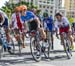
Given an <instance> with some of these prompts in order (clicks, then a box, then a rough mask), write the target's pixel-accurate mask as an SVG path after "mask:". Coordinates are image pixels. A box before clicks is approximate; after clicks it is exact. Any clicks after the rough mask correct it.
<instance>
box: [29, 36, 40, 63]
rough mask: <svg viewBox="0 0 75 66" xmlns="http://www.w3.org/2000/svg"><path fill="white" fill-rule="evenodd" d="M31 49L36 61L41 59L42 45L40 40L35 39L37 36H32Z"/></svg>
mask: <svg viewBox="0 0 75 66" xmlns="http://www.w3.org/2000/svg"><path fill="white" fill-rule="evenodd" d="M30 51H31V54H32V57H33V59H34V60H35V61H37V62H39V61H40V60H41V45H40V43H39V41H37V40H35V37H31V38H30Z"/></svg>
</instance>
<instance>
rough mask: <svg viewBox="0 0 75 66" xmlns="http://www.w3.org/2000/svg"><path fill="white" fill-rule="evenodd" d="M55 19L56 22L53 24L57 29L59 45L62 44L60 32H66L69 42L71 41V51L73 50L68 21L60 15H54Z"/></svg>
mask: <svg viewBox="0 0 75 66" xmlns="http://www.w3.org/2000/svg"><path fill="white" fill-rule="evenodd" d="M55 17H56V19H57V20H56V22H55V27H56V28H57V29H59V33H60V38H61V43H62V44H64V39H63V36H62V32H66V33H67V35H68V37H69V39H70V41H71V49H73V48H74V45H73V40H72V36H71V34H70V32H71V28H70V24H69V21H68V19H67V18H66V17H64V16H63V15H62V14H61V13H56V15H55Z"/></svg>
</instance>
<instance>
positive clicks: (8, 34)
mask: <svg viewBox="0 0 75 66" xmlns="http://www.w3.org/2000/svg"><path fill="white" fill-rule="evenodd" d="M5 32H6V38H7V41H8V42H10V31H9V29H8V28H6V29H5Z"/></svg>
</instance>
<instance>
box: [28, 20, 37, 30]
mask: <svg viewBox="0 0 75 66" xmlns="http://www.w3.org/2000/svg"><path fill="white" fill-rule="evenodd" d="M37 28H38V24H37V22H36V20H33V21H31V22H29V30H30V31H32V30H37Z"/></svg>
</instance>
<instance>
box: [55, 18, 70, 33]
mask: <svg viewBox="0 0 75 66" xmlns="http://www.w3.org/2000/svg"><path fill="white" fill-rule="evenodd" d="M55 27H56V28H57V29H58V28H59V33H60V34H61V33H62V32H68V31H69V21H68V19H67V18H66V17H62V19H61V21H58V20H57V21H56V22H55Z"/></svg>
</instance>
